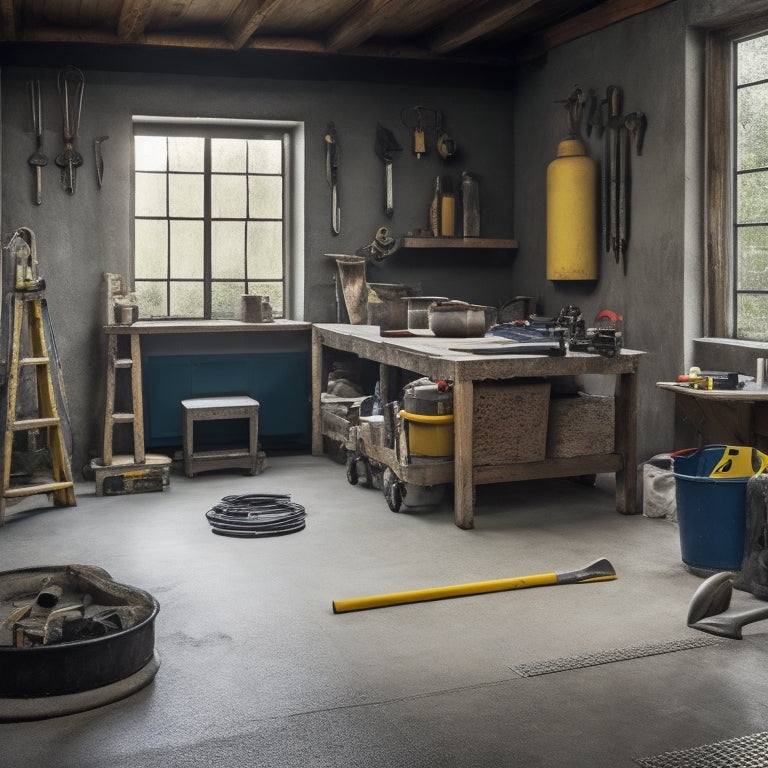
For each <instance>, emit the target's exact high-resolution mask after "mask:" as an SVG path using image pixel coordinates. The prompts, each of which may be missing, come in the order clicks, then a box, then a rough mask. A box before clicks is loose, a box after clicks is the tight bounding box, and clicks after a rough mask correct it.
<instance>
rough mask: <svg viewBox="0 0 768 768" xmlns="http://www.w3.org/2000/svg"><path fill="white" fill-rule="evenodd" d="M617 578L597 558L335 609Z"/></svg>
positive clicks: (354, 601)
mask: <svg viewBox="0 0 768 768" xmlns="http://www.w3.org/2000/svg"><path fill="white" fill-rule="evenodd" d="M615 578H616V571H615V570H614V569H613V566H612V565H611V564H610V563H609V562H608V561H607V560H605V559H602V560H596V561H595V562H594V563H590V564H589V565H588V566H586V567H585V568H582V569H580V570H578V571H570V572H568V573H539V574H535V575H533V576H515V577H512V578H509V579H493V580H492V581H475V582H469V583H467V584H455V585H453V586H450V587H431V588H429V589H415V590H411V591H408V592H392V593H390V594H383V595H372V596H371V597H355V598H350V599H349V600H334V601H333V612H334V613H347V612H349V611H365V610H368V609H369V608H384V607H385V606H389V605H403V604H405V603H420V602H426V601H429V600H443V599H445V598H449V597H465V596H467V595H481V594H485V593H487V592H505V591H508V590H512V589H527V588H528V587H546V586H550V585H556V584H584V583H587V582H590V581H612V580H613V579H615Z"/></svg>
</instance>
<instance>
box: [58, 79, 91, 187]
mask: <svg viewBox="0 0 768 768" xmlns="http://www.w3.org/2000/svg"><path fill="white" fill-rule="evenodd" d="M83 82H84V78H83V73H82V72H81V71H80V70H79V69H77V67H72V66H67V67H66V68H65V69H63V70H62V71H61V72H60V73H59V97H60V98H61V109H62V114H63V118H64V151H63V152H62V153H61V154H59V155H57V156H56V165H58V166H59V168H61V183H62V186H63V187H64V189H65V190H66V191H67V192H69V194H70V195H74V194H75V169H76V168H79V167H80V166H81V165H82V164H83V156H82V155H81V154H80V153H79V152H78V151H77V150H76V149H75V137H76V136H77V130H78V127H79V125H80V110H81V108H82V106H83ZM70 91H71V93H70Z"/></svg>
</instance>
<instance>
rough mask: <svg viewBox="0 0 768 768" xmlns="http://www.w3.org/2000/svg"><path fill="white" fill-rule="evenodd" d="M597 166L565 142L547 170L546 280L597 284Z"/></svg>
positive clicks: (573, 141) (575, 142)
mask: <svg viewBox="0 0 768 768" xmlns="http://www.w3.org/2000/svg"><path fill="white" fill-rule="evenodd" d="M597 249H598V244H597V165H596V163H595V161H594V160H592V158H591V157H589V156H588V155H587V150H586V148H585V147H584V144H583V143H582V142H581V141H579V140H578V139H573V138H569V139H564V140H563V141H561V142H560V144H559V145H558V147H557V157H556V158H555V159H554V160H553V161H552V162H551V163H550V164H549V166H548V167H547V280H597V266H598V261H597Z"/></svg>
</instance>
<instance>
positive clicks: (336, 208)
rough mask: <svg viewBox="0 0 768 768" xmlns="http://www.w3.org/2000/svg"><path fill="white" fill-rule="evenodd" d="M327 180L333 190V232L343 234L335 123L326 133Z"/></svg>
mask: <svg viewBox="0 0 768 768" xmlns="http://www.w3.org/2000/svg"><path fill="white" fill-rule="evenodd" d="M325 178H326V179H327V181H328V186H329V187H330V188H331V232H333V234H334V235H338V234H339V232H341V206H340V205H339V140H338V138H337V136H336V128H335V127H334V125H333V123H328V128H326V131H325Z"/></svg>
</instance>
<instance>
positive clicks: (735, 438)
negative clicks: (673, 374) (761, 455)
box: [656, 381, 768, 450]
mask: <svg viewBox="0 0 768 768" xmlns="http://www.w3.org/2000/svg"><path fill="white" fill-rule="evenodd" d="M656 386H657V387H658V388H659V389H663V390H666V391H668V392H672V393H674V395H675V406H676V407H677V409H678V411H679V413H680V415H681V416H682V417H683V418H684V419H686V420H687V421H689V422H690V423H691V424H692V425H693V427H694V429H695V430H696V432H697V434H698V437H699V442H700V443H702V444H706V443H723V444H726V445H751V446H753V447H754V448H759V449H760V450H765V449H768V388H764V387H763V388H761V387H758V386H756V385H755V384H754V382H751V381H748V382H747V383H746V384H745V385H744V387H743V388H742V389H694V388H693V387H690V386H686V385H684V384H681V383H678V382H673V381H659V382H656Z"/></svg>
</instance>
